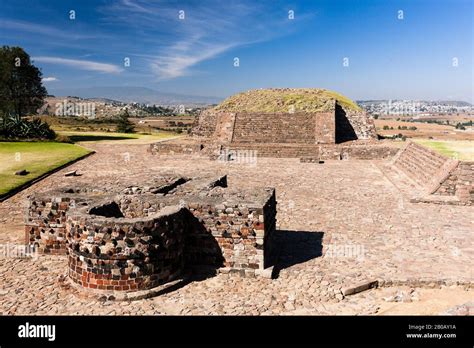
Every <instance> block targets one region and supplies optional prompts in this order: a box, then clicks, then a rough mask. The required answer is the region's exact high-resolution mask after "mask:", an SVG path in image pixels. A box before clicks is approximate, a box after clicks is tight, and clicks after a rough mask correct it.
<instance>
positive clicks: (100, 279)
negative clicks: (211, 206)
mask: <svg viewBox="0 0 474 348" xmlns="http://www.w3.org/2000/svg"><path fill="white" fill-rule="evenodd" d="M185 228H186V227H185V219H184V210H183V209H181V208H179V207H168V208H165V209H163V210H162V211H160V213H159V214H156V215H155V216H153V217H150V218H144V219H129V218H113V217H111V218H104V217H100V216H92V215H90V216H87V214H83V213H75V214H71V215H69V217H68V221H67V240H68V274H69V277H70V278H71V280H72V281H74V282H75V283H77V284H79V285H81V286H82V287H85V288H89V289H98V290H114V291H137V290H146V289H151V288H154V287H156V286H158V285H161V284H164V283H166V282H169V281H172V280H174V279H176V278H177V277H178V276H179V275H180V274H181V272H182V271H183V268H184V250H183V248H184V238H185Z"/></svg>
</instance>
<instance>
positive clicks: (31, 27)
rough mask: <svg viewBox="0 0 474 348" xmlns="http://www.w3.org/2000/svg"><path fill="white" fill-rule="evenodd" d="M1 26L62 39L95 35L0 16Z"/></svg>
mask: <svg viewBox="0 0 474 348" xmlns="http://www.w3.org/2000/svg"><path fill="white" fill-rule="evenodd" d="M0 28H2V29H8V30H14V31H24V32H28V33H31V34H39V35H42V36H49V37H55V38H60V39H67V40H71V39H91V38H93V37H94V36H89V35H83V34H77V33H73V32H68V31H65V30H60V29H57V28H54V27H50V26H47V25H42V24H36V23H30V22H25V21H17V20H8V19H1V18H0Z"/></svg>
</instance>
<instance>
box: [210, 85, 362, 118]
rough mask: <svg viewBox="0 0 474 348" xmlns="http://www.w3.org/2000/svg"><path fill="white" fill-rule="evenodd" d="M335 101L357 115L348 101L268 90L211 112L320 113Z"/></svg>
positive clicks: (307, 91)
mask: <svg viewBox="0 0 474 348" xmlns="http://www.w3.org/2000/svg"><path fill="white" fill-rule="evenodd" d="M334 99H336V100H337V101H338V103H339V105H341V106H342V107H343V108H344V109H346V110H348V111H349V110H353V111H361V109H360V107H359V106H358V105H357V104H356V103H354V102H353V101H352V100H350V99H349V98H347V97H345V96H343V95H341V94H339V93H336V92H333V91H328V90H326V89H319V88H271V89H255V90H250V91H248V92H243V93H239V94H235V95H233V96H231V97H229V98H227V99H226V100H224V101H223V102H222V103H221V104H219V105H218V106H216V107H215V108H214V110H215V111H226V112H266V113H287V112H289V111H290V110H293V111H294V112H322V111H329V110H331V109H332V107H333V100H334Z"/></svg>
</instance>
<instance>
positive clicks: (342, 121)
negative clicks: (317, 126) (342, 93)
mask: <svg viewBox="0 0 474 348" xmlns="http://www.w3.org/2000/svg"><path fill="white" fill-rule="evenodd" d="M351 140H357V134H356V132H355V130H354V127H352V125H351V123H350V122H349V119H348V118H347V115H346V112H345V111H344V109H343V108H342V107H341V106H340V105H339V104H337V103H336V143H343V142H346V141H351Z"/></svg>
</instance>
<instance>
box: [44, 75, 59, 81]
mask: <svg viewBox="0 0 474 348" xmlns="http://www.w3.org/2000/svg"><path fill="white" fill-rule="evenodd" d="M41 81H43V82H53V81H58V79H57V78H56V77H54V76H48V77H43V78H42V79H41Z"/></svg>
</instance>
